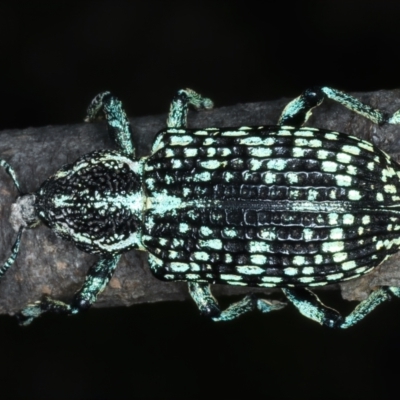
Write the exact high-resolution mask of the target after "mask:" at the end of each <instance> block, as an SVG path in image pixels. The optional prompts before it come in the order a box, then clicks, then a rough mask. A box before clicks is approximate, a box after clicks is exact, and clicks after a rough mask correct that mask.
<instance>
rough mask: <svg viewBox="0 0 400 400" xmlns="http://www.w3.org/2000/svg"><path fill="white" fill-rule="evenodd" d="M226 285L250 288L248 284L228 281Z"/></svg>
mask: <svg viewBox="0 0 400 400" xmlns="http://www.w3.org/2000/svg"><path fill="white" fill-rule="evenodd" d="M226 283H227V284H228V285H231V286H248V285H247V283H246V282H238V281H226Z"/></svg>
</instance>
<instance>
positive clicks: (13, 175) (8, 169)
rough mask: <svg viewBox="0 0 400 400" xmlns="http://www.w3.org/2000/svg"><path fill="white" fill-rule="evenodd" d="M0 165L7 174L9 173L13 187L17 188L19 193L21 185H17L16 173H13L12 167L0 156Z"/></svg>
mask: <svg viewBox="0 0 400 400" xmlns="http://www.w3.org/2000/svg"><path fill="white" fill-rule="evenodd" d="M0 166H2V167H3V168H4V169H5V170H6V172H7V174H8V175H10V177H11V179H12V181H13V182H14V185H15V187H16V188H17V190H18V193H19V194H21V187H20V185H19V182H18V178H17V174H16V173H15V171H14V169H13V168H12V167H11V165H10V164H9V163H8V162H7V161H4V160H2V159H1V158H0Z"/></svg>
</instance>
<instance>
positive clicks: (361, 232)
mask: <svg viewBox="0 0 400 400" xmlns="http://www.w3.org/2000/svg"><path fill="white" fill-rule="evenodd" d="M357 233H358V234H359V235H360V236H362V234H363V233H364V228H363V227H362V226H360V227H359V228H358V229H357Z"/></svg>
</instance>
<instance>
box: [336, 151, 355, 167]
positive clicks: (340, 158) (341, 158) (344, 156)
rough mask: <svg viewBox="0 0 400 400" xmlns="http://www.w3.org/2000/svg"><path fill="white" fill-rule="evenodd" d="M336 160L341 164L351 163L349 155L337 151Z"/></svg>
mask: <svg viewBox="0 0 400 400" xmlns="http://www.w3.org/2000/svg"><path fill="white" fill-rule="evenodd" d="M336 160H337V161H338V162H340V163H342V164H349V163H351V156H349V155H348V154H346V153H337V154H336Z"/></svg>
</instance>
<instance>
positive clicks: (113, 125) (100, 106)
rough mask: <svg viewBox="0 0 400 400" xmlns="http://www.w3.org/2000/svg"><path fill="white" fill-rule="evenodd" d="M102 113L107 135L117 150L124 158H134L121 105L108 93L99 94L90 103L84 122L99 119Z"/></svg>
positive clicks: (128, 124)
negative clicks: (105, 122) (106, 126)
mask: <svg viewBox="0 0 400 400" xmlns="http://www.w3.org/2000/svg"><path fill="white" fill-rule="evenodd" d="M101 112H103V113H104V116H105V118H106V121H107V125H108V133H109V135H110V137H111V138H112V139H113V140H114V142H115V143H116V145H117V146H118V149H119V150H120V151H121V152H122V153H123V154H124V155H126V156H128V157H131V158H134V157H135V147H134V145H133V142H132V128H131V124H130V123H129V120H128V117H127V116H126V113H125V111H124V109H123V108H122V103H121V101H120V100H118V99H117V98H116V97H115V96H113V95H112V94H111V93H110V92H102V93H99V94H98V95H97V96H96V97H95V98H94V99H93V100H92V102H91V103H90V105H89V107H88V109H87V113H86V118H85V122H92V121H93V120H95V119H96V118H100V117H101V116H100V113H101Z"/></svg>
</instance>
